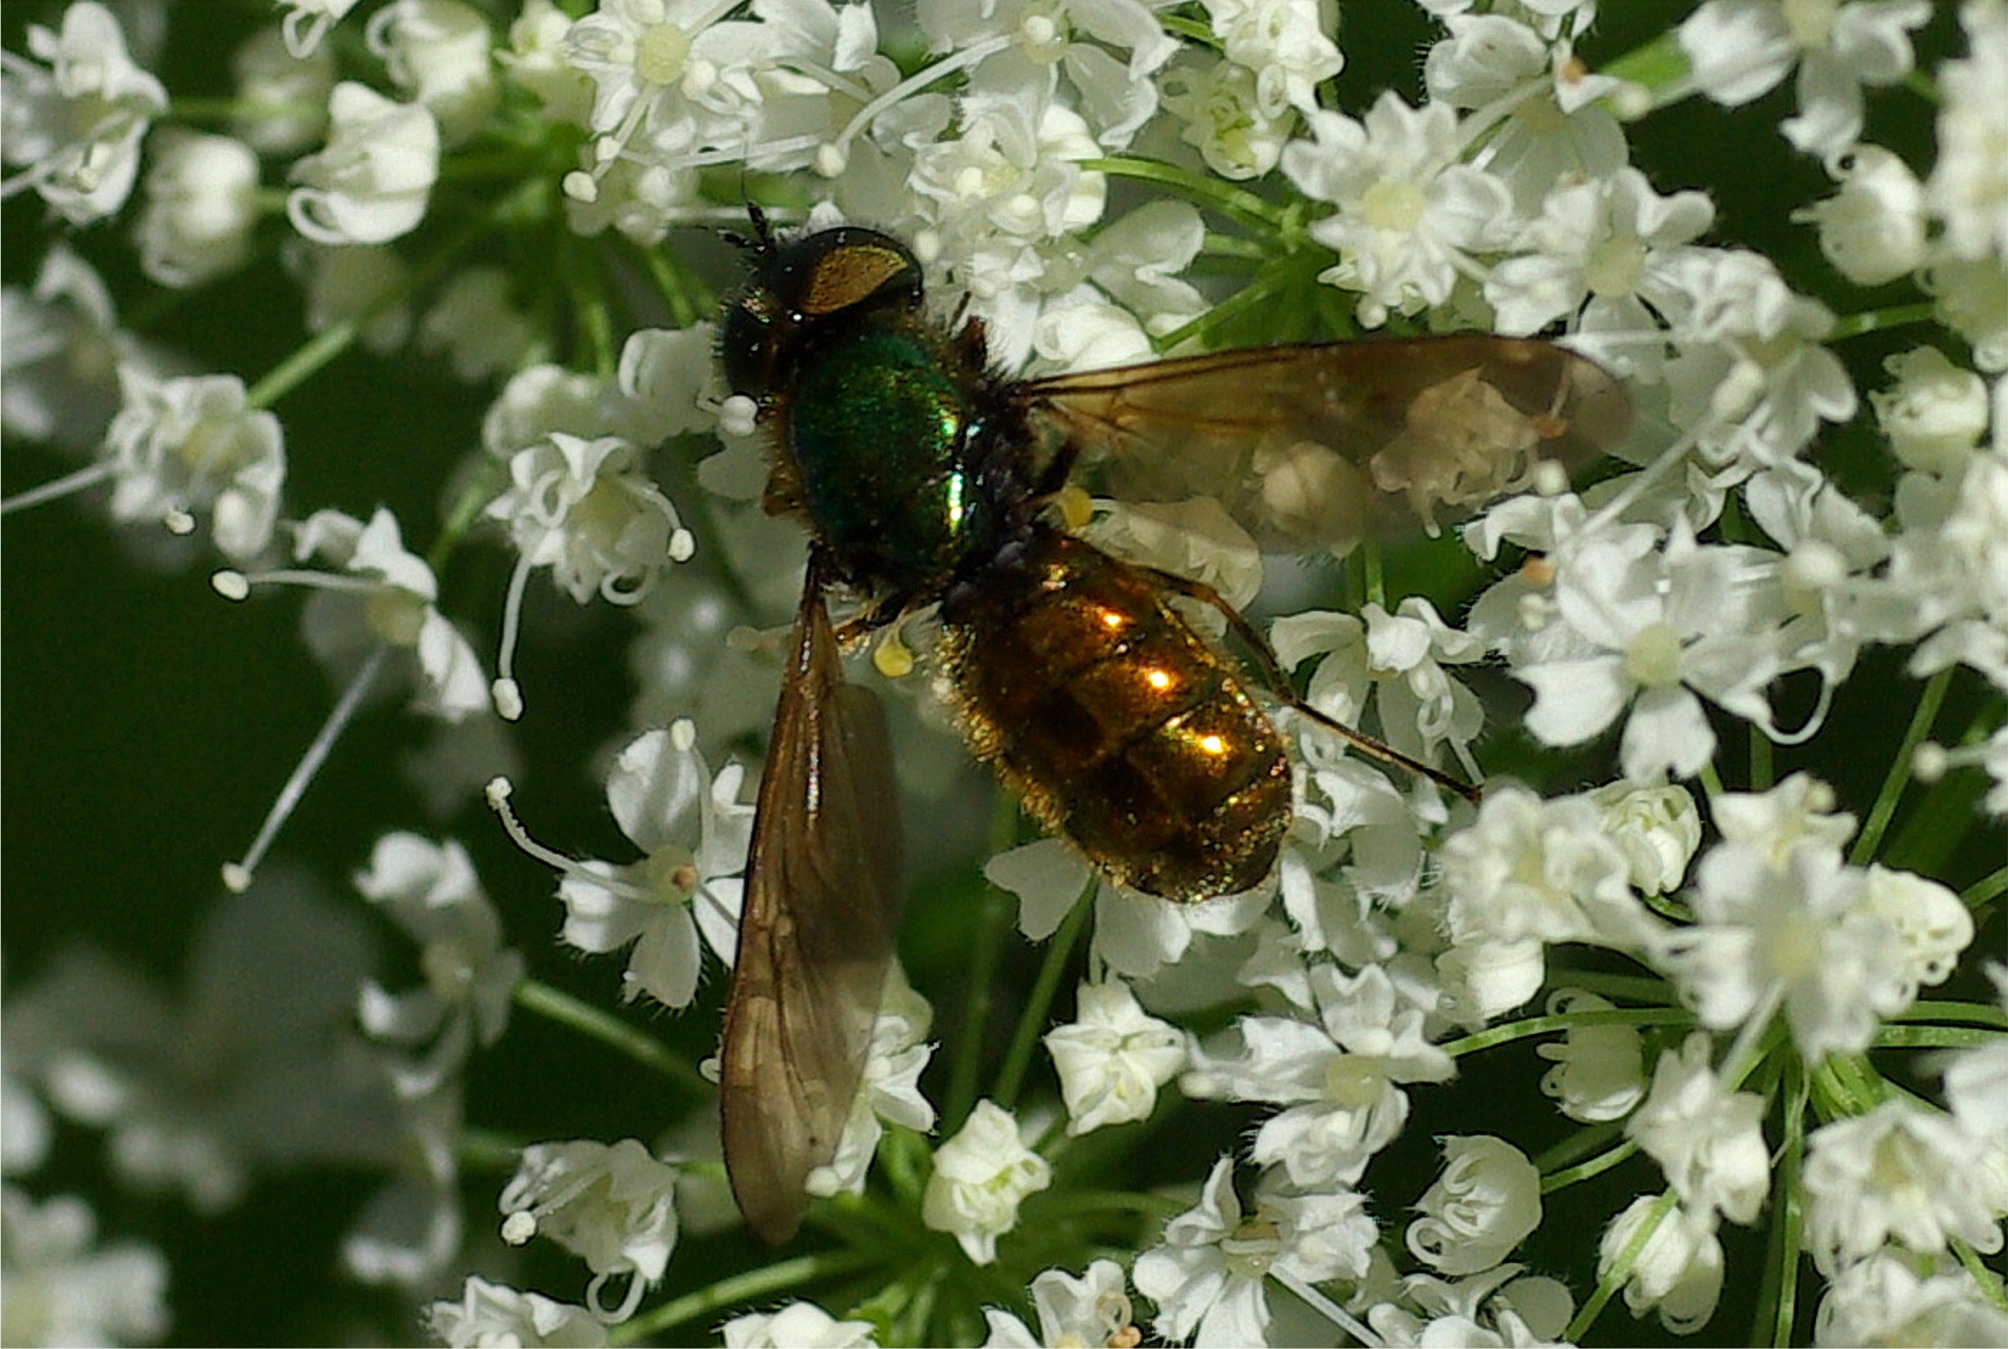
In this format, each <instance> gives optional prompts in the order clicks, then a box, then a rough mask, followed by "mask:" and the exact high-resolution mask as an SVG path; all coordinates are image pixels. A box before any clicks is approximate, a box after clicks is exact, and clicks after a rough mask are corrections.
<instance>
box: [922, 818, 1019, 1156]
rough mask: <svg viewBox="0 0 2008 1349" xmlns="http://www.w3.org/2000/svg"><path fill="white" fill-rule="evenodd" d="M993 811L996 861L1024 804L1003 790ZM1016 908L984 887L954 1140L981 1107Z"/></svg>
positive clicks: (954, 1074)
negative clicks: (994, 1007) (1001, 968)
mask: <svg viewBox="0 0 2008 1349" xmlns="http://www.w3.org/2000/svg"><path fill="white" fill-rule="evenodd" d="M995 802H996V804H995V805H994V806H993V807H992V808H991V811H990V848H989V853H990V855H991V856H992V857H995V856H996V855H997V854H998V853H1000V852H1002V851H1003V850H1004V849H1006V848H1008V847H1010V846H1011V842H1012V840H1013V839H1015V838H1016V837H1017V836H1018V801H1017V798H1015V797H1013V796H1012V795H1011V793H1009V792H1006V791H999V792H998V793H997V794H996V797H995ZM1014 907H1015V906H1014V905H1013V904H1012V903H1011V901H1010V899H1009V898H1008V897H1006V895H1005V894H1004V892H1003V891H1002V890H999V889H998V888H997V887H996V886H994V885H991V884H989V883H988V882H987V881H986V882H985V883H984V886H983V900H982V904H981V909H980V912H979V913H978V915H977V918H976V932H975V935H974V938H973V940H972V941H971V942H970V954H969V990H968V994H967V996H965V997H964V999H963V1002H962V1034H961V1036H960V1037H959V1043H958V1044H957V1046H956V1055H955V1062H954V1064H953V1065H952V1066H951V1068H950V1070H949V1077H948V1093H947V1095H946V1096H945V1097H944V1098H943V1101H942V1112H941V1129H942V1132H943V1133H944V1134H950V1135H952V1134H953V1133H955V1131H956V1130H958V1129H960V1128H961V1127H962V1122H963V1121H964V1120H966V1119H968V1118H969V1112H970V1110H971V1109H973V1108H974V1107H975V1105H976V1084H977V1082H978V1080H979V1079H980V1078H981V1077H982V1073H983V1046H984V1044H985V1043H986V1041H987V1039H988V1037H987V1036H986V1035H985V1033H984V1031H985V1027H987V1026H988V1025H989V1023H990V1008H991V1004H992V1002H993V1001H994V1000H995V998H996V994H997V966H998V964H999V962H1000V960H1001V958H1002V955H1003V950H1004V934H1005V933H1007V932H1009V931H1010V930H1011V915H1012V911H1013V909H1014Z"/></svg>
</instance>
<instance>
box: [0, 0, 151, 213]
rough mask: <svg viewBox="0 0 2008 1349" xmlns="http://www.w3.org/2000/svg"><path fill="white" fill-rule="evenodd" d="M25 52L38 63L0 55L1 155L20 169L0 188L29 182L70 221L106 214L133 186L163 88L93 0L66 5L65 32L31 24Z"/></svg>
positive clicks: (10, 189) (114, 20)
mask: <svg viewBox="0 0 2008 1349" xmlns="http://www.w3.org/2000/svg"><path fill="white" fill-rule="evenodd" d="M28 52H29V55H31V56H33V57H34V58H35V60H34V61H30V60H28V59H26V58H24V57H20V56H16V55H15V54H14V53H13V52H6V53H4V54H0V63H4V68H5V80H4V82H0V145H4V150H0V156H4V158H5V159H6V162H7V163H9V164H12V165H14V166H15V167H17V168H19V169H20V170H21V172H20V173H19V174H17V175H15V176H14V177H12V178H9V179H8V180H7V181H6V183H5V184H4V187H0V191H4V192H5V193H6V194H7V195H10V196H11V195H12V194H13V193H14V192H16V191H18V190H19V189H20V188H22V187H26V186H31V185H32V186H33V187H34V189H35V191H36V192H38V193H39V194H41V197H42V200H44V201H46V202H48V203H49V205H50V206H52V207H54V208H55V209H56V210H57V211H58V212H60V213H61V214H62V216H63V218H64V219H65V220H67V221H69V223H70V224H72V225H88V224H89V223H91V222H92V221H94V220H102V219H103V218H105V217H106V216H108V215H112V214H114V213H115V212H117V211H118V209H119V208H120V207H121V206H123V205H125V199H126V197H127V196H128V195H129V194H130V193H131V192H132V185H133V181H134V180H135V179H136V178H137V177H138V175H139V144H140V141H141V140H142V139H143V138H144V137H145V135H146V131H147V127H148V126H149V125H150V124H151V123H152V120H153V118H155V117H157V116H159V115H160V114H161V113H163V112H165V111H167V90H166V89H164V88H162V86H161V83H160V81H159V80H157V79H155V78H154V77H153V76H152V75H149V74H148V73H147V72H146V71H144V70H141V69H140V68H139V67H138V66H137V65H135V64H134V63H133V60H132V57H131V56H130V55H128V54H127V52H126V44H125V34H124V32H123V31H122V30H121V29H120V28H119V21H118V19H117V18H116V17H114V16H113V14H112V12H111V11H110V10H109V9H106V8H105V7H104V6H103V5H100V4H96V3H94V0H77V3H75V4H72V5H71V6H70V7H69V8H68V9H66V10H64V11H63V26H62V28H61V30H60V31H56V30H52V29H49V28H45V27H43V26H42V25H41V24H38V23H36V24H29V25H28ZM36 61H39V62H43V63H45V64H44V65H37V64H36V63H35V62H36Z"/></svg>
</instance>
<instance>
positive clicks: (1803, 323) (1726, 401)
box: [1666, 248, 1855, 486]
mask: <svg viewBox="0 0 2008 1349" xmlns="http://www.w3.org/2000/svg"><path fill="white" fill-rule="evenodd" d="M1669 272H1670V279H1671V281H1672V283H1673V285H1674V286H1675V288H1676V289H1677V290H1678V292H1679V294H1680V296H1681V304H1680V310H1679V313H1678V315H1677V316H1676V318H1675V322H1674V326H1673V339H1674V343H1675V354H1674V356H1673V357H1672V359H1671V360H1669V361H1668V362H1667V366H1666V380H1667V384H1668V387H1669V392H1670V394H1671V401H1670V406H1669V415H1670V417H1671V419H1672V421H1673V424H1674V425H1676V426H1680V427H1684V428H1692V429H1693V431H1694V434H1695V436H1696V439H1697V441H1698V444H1699V450H1700V453H1701V456H1702V458H1703V459H1704V461H1705V462H1706V463H1707V464H1708V465H1709V466H1710V467H1711V468H1713V469H1718V470H1721V472H1720V473H1718V475H1717V481H1718V483H1719V484H1720V485H1723V486H1728V485H1732V484H1733V483H1734V482H1735V481H1736V480H1738V479H1740V478H1743V477H1747V476H1748V475H1749V474H1750V473H1751V472H1753V471H1754V470H1755V469H1756V468H1758V467H1761V466H1764V465H1770V464H1777V463H1782V462H1783V461H1785V460H1786V459H1789V458H1791V457H1792V456H1793V455H1795V454H1798V453H1799V452H1800V451H1801V450H1803V449H1805V447H1806V446H1807V445H1808V444H1810V443H1811V442H1812V440H1813V437H1814V436H1815V435H1816V434H1818V432H1819V429H1820V423H1821V422H1823V421H1824V422H1844V421H1846V420H1848V419H1849V418H1850V417H1852V416H1854V415H1855V390H1854V385H1853V384H1852V383H1851V382H1850V381H1849V379H1848V373H1847V370H1846V368H1845V367H1844V366H1843V365H1842V364H1841V361H1840V358H1839V357H1838V356H1836V355H1834V353H1833V352H1831V351H1829V350H1827V349H1826V347H1824V346H1822V345H1820V344H1821V343H1822V342H1823V341H1824V340H1825V339H1826V337H1827V336H1828V334H1829V333H1830V332H1832V330H1833V326H1834V316H1833V314H1832V312H1830V311H1829V310H1828V308H1827V307H1826V306H1825V305H1823V304H1821V303H1820V302H1819V301H1817V300H1812V299H1808V298H1806V297H1805V296H1803V295H1798V294H1795V293H1794V292H1793V291H1792V289H1791V288H1790V287H1789V286H1787V285H1786V284H1785V282H1784V279H1783V278H1782V277H1780V276H1779V275H1778V270H1777V268H1776V266H1775V265H1773V264H1772V262H1771V260H1770V259H1768V258H1766V257H1763V256H1762V255H1761V254H1757V253H1751V252H1746V251H1742V250H1724V249H1713V248H1690V249H1686V250H1683V251H1682V252H1681V253H1680V254H1679V256H1677V257H1676V258H1674V259H1672V260H1671V261H1670V262H1669Z"/></svg>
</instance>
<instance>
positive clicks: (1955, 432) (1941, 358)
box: [1869, 347, 1987, 476]
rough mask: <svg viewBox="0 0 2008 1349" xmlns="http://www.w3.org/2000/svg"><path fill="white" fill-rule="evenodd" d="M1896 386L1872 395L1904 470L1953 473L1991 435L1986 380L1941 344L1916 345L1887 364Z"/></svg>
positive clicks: (1879, 422)
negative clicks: (1949, 357)
mask: <svg viewBox="0 0 2008 1349" xmlns="http://www.w3.org/2000/svg"><path fill="white" fill-rule="evenodd" d="M1883 369H1885V370H1887V371H1889V373H1890V375H1891V377H1892V378H1894V379H1895V380H1896V384H1895V386H1894V387H1892V388H1890V389H1886V390H1882V389H1879V390H1876V391H1874V392H1872V393H1870V394H1869V406H1870V407H1872V408H1874V409H1875V414H1876V425H1877V426H1878V427H1880V428H1881V429H1882V433H1883V435H1885V436H1887V437H1888V438H1889V445H1890V449H1892V450H1894V451H1895V452H1896V457H1897V458H1898V459H1900V460H1902V461H1903V464H1904V466H1905V467H1906V468H1914V469H1917V470H1919V471H1921V472H1925V473H1936V474H1940V475H1941V476H1951V475H1952V474H1954V473H1957V472H1958V471H1959V469H1960V468H1962V467H1963V466H1964V465H1965V463H1966V460H1967V458H1968V457H1969V456H1970V455H1972V453H1973V451H1974V448H1975V447H1976V446H1978V445H1979V444H1980V438H1981V437H1982V436H1984V435H1986V434H1987V382H1986V381H1985V380H1983V379H1981V378H1980V376H1979V375H1978V374H1976V373H1974V372H1973V371H1971V370H1963V369H1961V368H1960V367H1958V366H1956V365H1954V364H1953V363H1952V362H1951V361H1949V360H1947V359H1946V357H1945V353H1944V352H1942V351H1940V350H1939V349H1938V348H1937V347H1913V348H1911V349H1910V350H1909V351H1902V352H1898V353H1897V354H1896V355H1894V356H1891V357H1889V358H1888V359H1887V360H1885V361H1884V362H1883Z"/></svg>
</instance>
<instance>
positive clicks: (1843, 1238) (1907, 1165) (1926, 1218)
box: [1801, 1097, 2008, 1273]
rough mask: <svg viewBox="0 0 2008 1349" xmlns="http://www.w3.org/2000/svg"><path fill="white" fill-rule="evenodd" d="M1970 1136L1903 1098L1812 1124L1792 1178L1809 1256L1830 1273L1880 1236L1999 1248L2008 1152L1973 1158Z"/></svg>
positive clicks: (1928, 1245) (1914, 1244)
mask: <svg viewBox="0 0 2008 1349" xmlns="http://www.w3.org/2000/svg"><path fill="white" fill-rule="evenodd" d="M1974 1142H1975V1140H1974V1138H1973V1137H1972V1135H1970V1134H1969V1133H1967V1132H1966V1131H1965V1130H1964V1129H1962V1128H1960V1127H1959V1125H1958V1124H1957V1123H1956V1122H1954V1121H1953V1120H1952V1118H1951V1117H1949V1116H1947V1115H1945V1114H1942V1113H1940V1112H1939V1111H1937V1110H1933V1109H1931V1108H1929V1107H1927V1106H1923V1105H1919V1104H1916V1103H1915V1102H1913V1101H1911V1100H1909V1099H1908V1098H1905V1097H1893V1098H1891V1099H1890V1100H1887V1101H1884V1102H1883V1103H1882V1104H1881V1105H1878V1106H1876V1107H1875V1108H1874V1109H1872V1110H1870V1111H1869V1112H1868V1113H1867V1114H1865V1115H1855V1116H1851V1117H1848V1118H1843V1119H1837V1120H1834V1121H1833V1122H1832V1123H1830V1124H1823V1125H1821V1126H1820V1127H1819V1128H1817V1129H1815V1130H1813V1132H1812V1133H1811V1134H1810V1135H1809V1136H1808V1138H1807V1141H1806V1164H1805V1170H1804V1172H1803V1173H1802V1176H1801V1181H1802V1183H1803V1184H1804V1186H1805V1190H1806V1246H1807V1248H1808V1249H1809V1250H1811V1251H1812V1253H1813V1259H1814V1260H1815V1261H1816V1262H1817V1263H1818V1264H1819V1266H1820V1268H1821V1269H1822V1270H1824V1271H1826V1272H1828V1273H1832V1272H1833V1271H1835V1270H1837V1269H1840V1268H1842V1267H1844V1266H1846V1265H1848V1264H1850V1263H1851V1262H1853V1261H1856V1260H1859V1259H1861V1258H1862V1257H1863V1256H1866V1255H1869V1254H1870V1253H1872V1252H1874V1251H1875V1250H1876V1249H1877V1248H1879V1247H1881V1246H1882V1245H1883V1244H1884V1243H1885V1242H1889V1241H1897V1242H1901V1243H1902V1244H1903V1245H1905V1246H1907V1247H1909V1248H1910V1249H1911V1250H1913V1251H1931V1252H1935V1251H1942V1250H1944V1249H1945V1247H1946V1243H1947V1242H1951V1241H1957V1242H1962V1243H1964V1244H1966V1245H1969V1246H1971V1247H1972V1248H1973V1249H1975V1250H1976V1251H1979V1252H1980V1253H1982V1254H1983V1255H1991V1254H1993V1253H1994V1252H1995V1251H1998V1250H2000V1249H2001V1240H2002V1238H2001V1222H2000V1220H2001V1217H2002V1215H2003V1214H2008V1153H2005V1152H2003V1151H2002V1150H2001V1149H2000V1148H1999V1147H1998V1146H1997V1147H1996V1148H1995V1149H1994V1150H1993V1153H1992V1155H1991V1156H1990V1155H1989V1154H1988V1150H1987V1149H1985V1148H1982V1149H1981V1150H1980V1152H1979V1155H1977V1156H1976V1155H1975V1148H1974Z"/></svg>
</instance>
